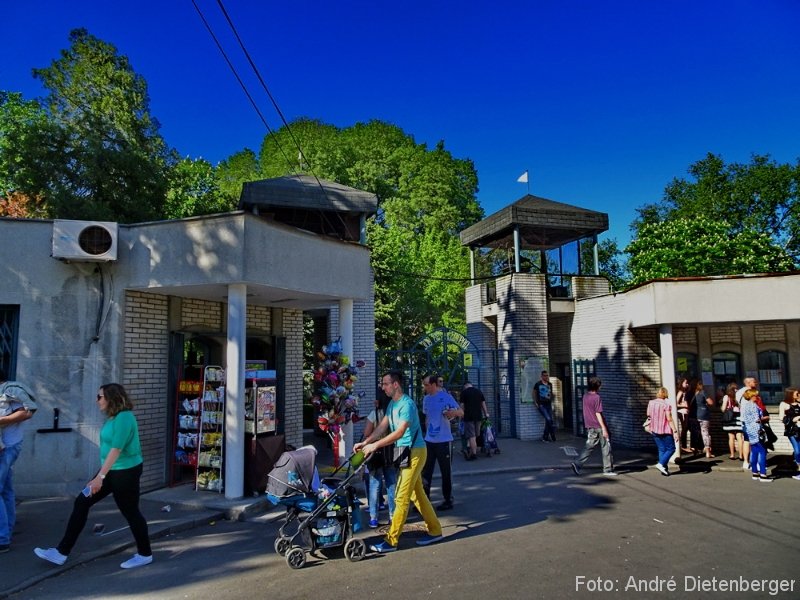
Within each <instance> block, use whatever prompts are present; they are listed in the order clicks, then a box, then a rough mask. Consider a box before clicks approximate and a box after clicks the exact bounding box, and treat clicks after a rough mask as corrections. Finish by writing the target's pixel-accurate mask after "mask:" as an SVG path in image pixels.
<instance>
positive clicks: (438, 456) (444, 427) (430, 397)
mask: <svg viewBox="0 0 800 600" xmlns="http://www.w3.org/2000/svg"><path fill="white" fill-rule="evenodd" d="M438 381H439V377H438V376H437V375H435V374H433V375H431V374H429V375H426V376H425V377H423V378H422V388H423V389H424V391H425V398H423V400H422V414H424V415H425V445H426V446H427V449H428V457H427V459H426V460H425V466H424V467H423V468H422V487H423V489H424V490H425V495H426V496H428V498H430V497H431V480H432V479H433V470H434V468H435V467H436V464H437V463H438V464H439V471H440V472H441V474H442V496H443V497H444V502H442V503H441V504H440V505H439V506H437V507H436V510H450V509H451V508H453V478H452V474H451V470H450V465H451V462H452V459H451V457H452V451H453V432H452V431H451V429H450V419H453V418H455V417H461V416H463V415H464V411H463V410H462V409H461V408H460V407H459V406H458V404H457V403H456V401H455V400H454V399H453V397H452V396H451V395H450V394H448V393H447V392H445V391H444V390H443V389H442V388H441V387H440V386H439V384H438Z"/></svg>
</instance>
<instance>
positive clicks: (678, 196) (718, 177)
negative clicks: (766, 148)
mask: <svg viewBox="0 0 800 600" xmlns="http://www.w3.org/2000/svg"><path fill="white" fill-rule="evenodd" d="M688 172H689V175H690V176H691V178H690V179H684V178H676V179H674V180H673V181H672V182H670V184H669V185H667V187H666V189H665V190H664V197H663V198H662V199H661V201H660V202H657V203H654V204H647V205H644V206H642V207H640V208H639V209H637V212H638V217H637V219H636V220H635V221H634V222H633V224H632V226H631V229H632V231H633V232H634V236H635V237H639V234H640V232H641V229H642V227H643V226H645V225H648V224H653V223H658V222H662V221H671V220H675V219H692V218H694V217H695V216H696V215H703V216H705V217H707V218H709V219H711V220H717V221H724V222H726V223H727V224H728V233H729V234H730V235H736V234H738V233H741V232H746V231H750V232H756V233H762V234H765V235H767V236H768V237H769V238H770V239H771V240H772V243H773V244H775V245H776V246H779V247H782V248H785V249H786V251H787V252H788V253H789V254H790V255H791V256H793V257H795V260H796V259H797V257H798V255H800V204H799V202H800V198H799V197H798V194H800V162H798V163H797V164H795V165H790V164H778V163H777V162H775V161H774V160H773V159H771V158H770V156H769V155H754V156H753V157H752V159H751V161H750V163H748V164H740V163H731V164H725V162H724V161H723V159H722V157H721V156H718V155H715V154H710V153H709V154H708V155H706V157H705V158H703V159H702V160H699V161H697V162H695V163H694V164H692V165H691V166H690V167H689V169H688Z"/></svg>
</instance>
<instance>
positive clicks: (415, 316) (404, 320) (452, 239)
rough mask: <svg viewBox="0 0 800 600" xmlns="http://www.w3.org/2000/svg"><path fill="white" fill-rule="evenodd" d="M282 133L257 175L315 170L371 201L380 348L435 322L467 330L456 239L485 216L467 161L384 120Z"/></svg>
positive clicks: (301, 125)
mask: <svg viewBox="0 0 800 600" xmlns="http://www.w3.org/2000/svg"><path fill="white" fill-rule="evenodd" d="M289 129H290V130H291V131H290V130H289ZM289 129H287V128H286V127H284V128H281V129H279V130H277V131H276V132H274V133H273V134H270V135H267V136H266V137H265V138H264V142H263V144H262V146H261V151H260V153H259V169H258V170H259V173H260V174H261V176H262V177H278V176H282V175H285V174H297V173H308V174H311V173H313V174H314V175H316V176H317V177H319V178H320V179H328V180H332V181H336V182H338V183H341V184H343V185H348V186H351V187H354V188H358V189H362V190H366V191H369V192H372V193H374V194H375V195H376V196H377V197H378V200H379V206H380V208H379V213H378V216H377V218H376V219H375V220H374V222H371V223H370V224H369V225H368V229H367V239H368V243H369V245H370V246H371V248H372V264H373V268H374V271H375V279H376V281H375V295H376V298H375V320H376V343H377V345H378V347H379V348H385V349H388V348H403V347H407V346H408V344H409V343H410V342H412V341H414V340H415V339H416V338H418V337H419V336H420V335H422V334H423V333H424V332H425V331H427V330H430V329H433V328H435V327H440V326H442V325H447V326H450V327H456V328H459V329H461V330H464V329H465V323H464V289H465V287H466V284H467V280H468V278H469V259H468V254H467V251H466V249H464V248H462V247H461V244H460V242H459V240H458V233H459V232H460V231H461V230H462V229H464V227H466V226H468V225H471V224H473V223H475V222H476V221H478V220H479V219H481V218H482V216H483V212H482V210H481V208H480V205H479V204H478V202H477V200H476V197H475V195H476V192H477V186H478V178H477V174H476V172H475V167H474V165H473V163H472V161H470V160H465V159H457V158H455V157H453V156H452V154H451V153H450V152H449V151H448V150H446V148H445V146H444V143H442V142H440V143H438V144H437V145H436V146H435V147H434V148H433V149H429V148H428V147H427V146H426V145H425V144H418V143H416V142H415V141H414V138H413V137H411V136H410V135H408V134H406V133H405V132H403V130H402V129H400V128H399V127H396V126H395V125H391V124H389V123H385V122H382V121H370V122H368V123H358V124H356V125H353V126H351V127H346V128H338V127H335V126H333V125H328V124H325V123H322V122H320V121H316V120H310V119H301V120H298V121H295V122H294V123H292V124H291V125H290V128H289ZM296 143H297V144H299V145H300V147H301V148H302V154H301V153H300V152H299V151H298V148H297V145H296Z"/></svg>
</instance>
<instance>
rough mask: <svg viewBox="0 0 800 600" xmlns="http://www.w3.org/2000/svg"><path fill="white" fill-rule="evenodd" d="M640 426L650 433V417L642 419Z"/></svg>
mask: <svg viewBox="0 0 800 600" xmlns="http://www.w3.org/2000/svg"><path fill="white" fill-rule="evenodd" d="M642 427H644V430H645V431H646V432H647V433H650V417H647V418H646V419H645V420H644V423H642Z"/></svg>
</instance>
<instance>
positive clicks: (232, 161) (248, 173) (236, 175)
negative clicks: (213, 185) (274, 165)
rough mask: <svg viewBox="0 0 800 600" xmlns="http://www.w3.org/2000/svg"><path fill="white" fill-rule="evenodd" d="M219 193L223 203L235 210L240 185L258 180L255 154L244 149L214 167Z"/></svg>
mask: <svg viewBox="0 0 800 600" xmlns="http://www.w3.org/2000/svg"><path fill="white" fill-rule="evenodd" d="M215 170H216V173H217V185H218V186H219V193H220V194H221V195H222V197H223V198H224V200H225V202H226V203H227V204H228V205H229V206H231V207H233V208H235V207H236V206H238V204H239V197H240V196H241V195H242V184H243V183H244V182H245V181H255V180H257V179H260V177H261V175H260V173H259V170H258V158H257V157H256V153H255V152H253V151H252V150H250V149H249V148H245V149H244V150H241V151H240V152H236V153H235V154H232V155H231V156H229V157H228V158H226V159H225V160H223V161H222V162H220V163H219V164H218V165H217V166H216V169H215Z"/></svg>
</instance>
